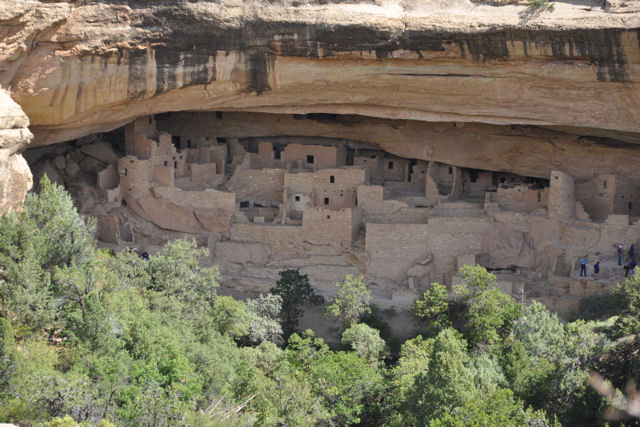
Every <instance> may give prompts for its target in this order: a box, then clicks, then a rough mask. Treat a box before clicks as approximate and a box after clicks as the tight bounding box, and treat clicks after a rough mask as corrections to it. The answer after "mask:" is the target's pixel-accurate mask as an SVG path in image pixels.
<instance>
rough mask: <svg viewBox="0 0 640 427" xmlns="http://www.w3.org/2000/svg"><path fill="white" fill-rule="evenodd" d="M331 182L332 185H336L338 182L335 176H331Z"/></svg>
mask: <svg viewBox="0 0 640 427" xmlns="http://www.w3.org/2000/svg"><path fill="white" fill-rule="evenodd" d="M329 182H330V183H331V184H334V183H335V182H336V177H335V176H333V175H331V176H330V177H329Z"/></svg>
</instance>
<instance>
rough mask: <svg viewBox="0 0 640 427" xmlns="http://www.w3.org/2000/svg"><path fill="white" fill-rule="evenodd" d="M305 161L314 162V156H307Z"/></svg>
mask: <svg viewBox="0 0 640 427" xmlns="http://www.w3.org/2000/svg"><path fill="white" fill-rule="evenodd" d="M307 163H310V164H313V163H315V158H314V156H307Z"/></svg>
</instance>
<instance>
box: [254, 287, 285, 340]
mask: <svg viewBox="0 0 640 427" xmlns="http://www.w3.org/2000/svg"><path fill="white" fill-rule="evenodd" d="M246 310H247V314H248V316H249V339H250V340H251V341H252V342H254V343H261V342H263V341H271V342H273V343H276V344H281V343H282V326H281V325H280V312H281V311H282V297H281V296H280V295H274V294H260V295H259V296H258V297H257V298H255V299H250V300H247V303H246Z"/></svg>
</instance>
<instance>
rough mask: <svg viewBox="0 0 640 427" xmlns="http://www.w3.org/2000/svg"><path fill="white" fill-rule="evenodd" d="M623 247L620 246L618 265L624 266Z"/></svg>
mask: <svg viewBox="0 0 640 427" xmlns="http://www.w3.org/2000/svg"><path fill="white" fill-rule="evenodd" d="M622 254H623V250H622V245H618V265H622Z"/></svg>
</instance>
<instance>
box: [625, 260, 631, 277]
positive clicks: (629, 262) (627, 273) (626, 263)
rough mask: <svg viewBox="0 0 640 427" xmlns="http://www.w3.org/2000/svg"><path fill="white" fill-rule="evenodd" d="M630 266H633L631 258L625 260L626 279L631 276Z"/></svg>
mask: <svg viewBox="0 0 640 427" xmlns="http://www.w3.org/2000/svg"><path fill="white" fill-rule="evenodd" d="M629 264H631V261H629V258H627V259H625V260H624V277H627V276H628V275H629Z"/></svg>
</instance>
